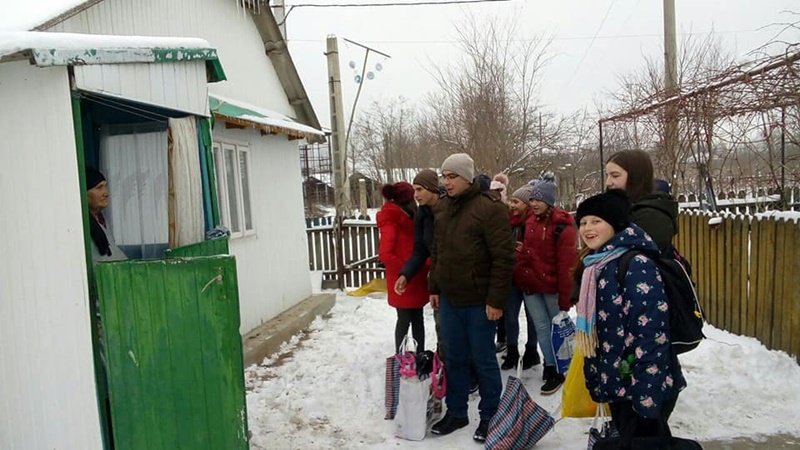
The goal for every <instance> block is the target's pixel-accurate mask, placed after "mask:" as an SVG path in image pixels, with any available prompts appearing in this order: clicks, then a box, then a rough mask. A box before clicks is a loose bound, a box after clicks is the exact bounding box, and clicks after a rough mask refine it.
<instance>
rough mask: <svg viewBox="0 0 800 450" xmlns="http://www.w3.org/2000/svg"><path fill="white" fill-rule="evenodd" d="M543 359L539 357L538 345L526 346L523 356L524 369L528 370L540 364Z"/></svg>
mask: <svg viewBox="0 0 800 450" xmlns="http://www.w3.org/2000/svg"><path fill="white" fill-rule="evenodd" d="M541 362H542V360H541V359H540V358H539V351H538V350H537V349H536V347H528V346H526V347H525V356H523V357H522V370H528V369H530V368H531V367H533V366H538V365H539V364H540V363H541Z"/></svg>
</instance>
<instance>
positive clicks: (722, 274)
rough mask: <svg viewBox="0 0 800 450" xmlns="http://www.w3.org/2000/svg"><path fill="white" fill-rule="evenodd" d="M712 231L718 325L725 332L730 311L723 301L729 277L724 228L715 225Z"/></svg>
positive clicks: (728, 324) (728, 325)
mask: <svg viewBox="0 0 800 450" xmlns="http://www.w3.org/2000/svg"><path fill="white" fill-rule="evenodd" d="M723 222H724V220H723ZM713 231H714V234H715V235H716V240H715V242H714V247H715V248H716V252H717V277H716V283H715V285H716V291H717V292H716V298H717V315H718V316H719V320H720V324H721V325H722V327H723V328H724V329H726V330H727V329H728V328H729V327H730V321H729V320H728V315H729V314H730V311H728V308H726V307H725V301H726V299H727V297H726V294H727V292H726V290H725V285H726V281H727V279H728V277H729V276H730V270H729V269H728V260H729V259H726V257H725V256H726V253H727V249H726V247H725V227H724V226H722V225H715V226H714V230H713Z"/></svg>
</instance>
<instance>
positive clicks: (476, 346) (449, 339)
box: [439, 295, 503, 420]
mask: <svg viewBox="0 0 800 450" xmlns="http://www.w3.org/2000/svg"><path fill="white" fill-rule="evenodd" d="M439 321H440V323H441V327H442V338H443V339H444V342H445V347H446V348H447V352H446V353H445V368H446V374H447V397H445V398H446V401H447V413H448V414H450V415H452V416H453V417H458V418H462V417H467V397H468V396H469V387H470V360H471V361H472V366H473V368H474V370H475V371H476V372H477V375H478V386H479V392H480V395H481V401H480V403H478V410H479V411H480V417H481V420H490V419H491V418H492V416H494V413H495V412H496V411H497V404H498V403H500V393H501V392H502V390H503V381H502V380H501V379H500V366H498V364H497V357H496V356H495V347H494V333H495V327H496V322H494V321H491V320H489V319H488V318H487V317H486V306H485V305H481V306H464V307H454V306H452V305H451V304H450V302H449V301H448V300H447V298H446V297H445V296H443V295H442V296H440V297H439Z"/></svg>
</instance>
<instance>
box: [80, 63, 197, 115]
mask: <svg viewBox="0 0 800 450" xmlns="http://www.w3.org/2000/svg"><path fill="white" fill-rule="evenodd" d="M75 85H76V86H77V87H78V88H79V89H83V90H86V91H91V92H98V93H101V94H106V95H112V96H116V97H123V98H126V99H131V100H136V101H140V102H142V103H147V104H151V105H156V106H163V107H166V108H170V109H175V110H178V111H187V112H191V113H194V114H197V115H201V116H207V115H208V89H207V86H206V66H205V61H192V62H179V63H159V64H117V65H110V64H104V65H96V66H76V67H75Z"/></svg>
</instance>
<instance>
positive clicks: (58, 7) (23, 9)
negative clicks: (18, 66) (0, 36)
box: [0, 0, 86, 31]
mask: <svg viewBox="0 0 800 450" xmlns="http://www.w3.org/2000/svg"><path fill="white" fill-rule="evenodd" d="M2 3H11V0H7V1H3V0H0V10H5V11H6V14H0V31H28V30H30V29H32V28H34V27H36V26H38V25H41V24H43V23H45V22H47V21H48V20H50V19H54V18H56V17H58V16H59V15H61V14H63V13H65V12H67V11H69V10H70V9H72V8H75V7H77V6H80V5H81V4H83V3H86V0H35V1H26V2H21V1H16V0H14V1H13V3H14V4H13V6H12V5H5V4H2ZM12 11H13V12H12Z"/></svg>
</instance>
